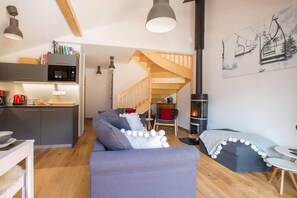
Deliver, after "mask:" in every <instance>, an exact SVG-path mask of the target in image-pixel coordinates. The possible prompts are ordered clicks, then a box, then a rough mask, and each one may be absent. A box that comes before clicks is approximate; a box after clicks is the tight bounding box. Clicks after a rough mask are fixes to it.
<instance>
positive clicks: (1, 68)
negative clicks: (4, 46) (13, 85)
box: [0, 63, 6, 81]
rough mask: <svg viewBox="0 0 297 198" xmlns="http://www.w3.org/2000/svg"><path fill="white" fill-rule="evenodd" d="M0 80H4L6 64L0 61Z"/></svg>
mask: <svg viewBox="0 0 297 198" xmlns="http://www.w3.org/2000/svg"><path fill="white" fill-rule="evenodd" d="M0 81H6V64H5V63H0Z"/></svg>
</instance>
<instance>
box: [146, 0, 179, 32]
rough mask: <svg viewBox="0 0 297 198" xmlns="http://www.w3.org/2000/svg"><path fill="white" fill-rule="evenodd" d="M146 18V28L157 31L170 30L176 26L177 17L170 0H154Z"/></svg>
mask: <svg viewBox="0 0 297 198" xmlns="http://www.w3.org/2000/svg"><path fill="white" fill-rule="evenodd" d="M153 1H154V2H153V7H152V8H151V10H150V11H149V13H148V16H147V19H146V25H145V26H146V28H147V29H148V30H149V31H151V32H155V33H163V32H169V31H171V30H173V29H174V28H175V27H176V17H175V13H174V11H173V9H172V8H171V6H170V5H169V0H153Z"/></svg>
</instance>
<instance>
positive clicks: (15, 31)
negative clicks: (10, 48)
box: [4, 5, 23, 40]
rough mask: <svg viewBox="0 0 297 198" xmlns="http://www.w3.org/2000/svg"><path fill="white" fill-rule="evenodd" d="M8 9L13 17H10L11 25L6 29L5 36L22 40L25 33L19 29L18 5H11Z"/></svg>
mask: <svg viewBox="0 0 297 198" xmlns="http://www.w3.org/2000/svg"><path fill="white" fill-rule="evenodd" d="M6 10H7V12H8V13H9V14H10V15H11V16H13V18H10V19H9V26H8V27H7V28H6V29H5V30H4V36H5V37H7V38H10V39H13V40H22V39H23V33H22V32H21V30H20V29H19V21H18V20H17V19H15V16H17V15H18V11H17V9H16V7H15V6H12V5H9V6H7V7H6Z"/></svg>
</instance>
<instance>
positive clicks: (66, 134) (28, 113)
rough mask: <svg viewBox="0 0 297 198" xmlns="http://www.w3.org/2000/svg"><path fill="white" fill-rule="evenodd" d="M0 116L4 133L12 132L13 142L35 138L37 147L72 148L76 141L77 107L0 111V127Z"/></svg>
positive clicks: (21, 108)
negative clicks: (69, 146) (56, 146)
mask: <svg viewBox="0 0 297 198" xmlns="http://www.w3.org/2000/svg"><path fill="white" fill-rule="evenodd" d="M2 109H4V110H5V112H4V113H5V114H4V113H2ZM2 116H3V117H5V124H4V129H3V130H8V131H13V137H14V138H16V139H34V140H35V144H37V145H61V144H63V145H72V146H74V145H75V143H76V142H77V140H78V106H69V107H40V106H39V107H38V106H36V107H31V108H29V107H26V106H17V107H15V106H13V107H6V108H0V124H1V123H2ZM3 120H4V119H3ZM3 123H4V121H3ZM1 126H2V125H0V130H1Z"/></svg>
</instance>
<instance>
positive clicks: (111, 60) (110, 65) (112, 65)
mask: <svg viewBox="0 0 297 198" xmlns="http://www.w3.org/2000/svg"><path fill="white" fill-rule="evenodd" d="M113 60H114V57H113V56H111V57H110V63H109V66H108V69H109V70H114V69H115V66H114V64H113Z"/></svg>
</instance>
